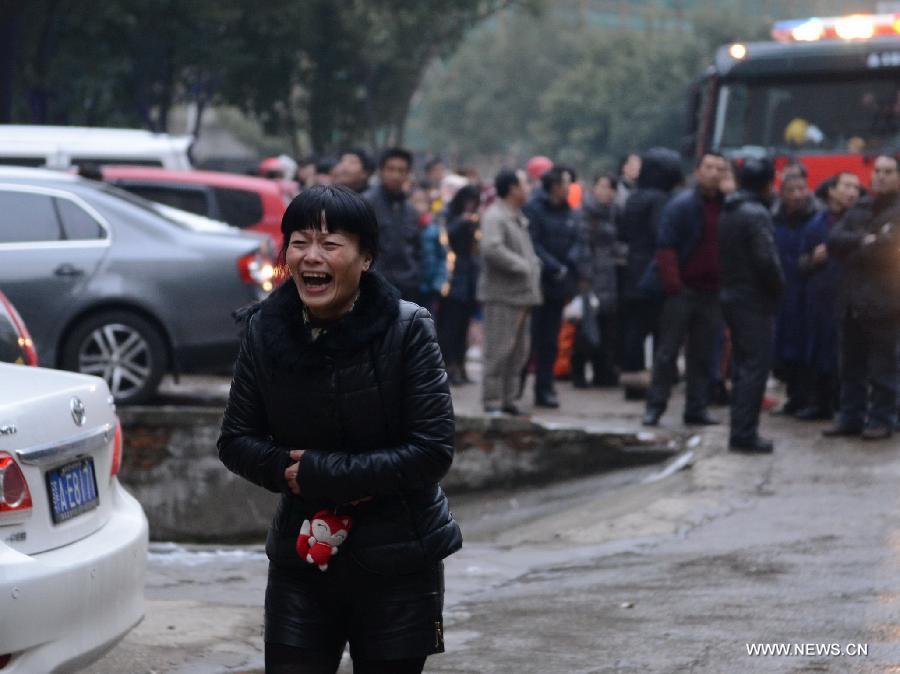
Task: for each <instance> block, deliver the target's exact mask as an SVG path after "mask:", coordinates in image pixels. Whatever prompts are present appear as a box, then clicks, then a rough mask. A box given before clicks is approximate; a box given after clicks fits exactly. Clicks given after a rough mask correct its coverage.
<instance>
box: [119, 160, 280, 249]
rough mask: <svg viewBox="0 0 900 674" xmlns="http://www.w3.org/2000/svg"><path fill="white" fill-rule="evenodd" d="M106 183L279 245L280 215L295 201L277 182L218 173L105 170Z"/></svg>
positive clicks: (135, 168) (133, 168)
mask: <svg viewBox="0 0 900 674" xmlns="http://www.w3.org/2000/svg"><path fill="white" fill-rule="evenodd" d="M102 172H103V179H104V180H105V181H106V182H108V183H112V184H113V185H116V186H117V187H121V188H122V189H126V190H128V191H129V192H133V193H134V194H137V195H139V196H142V197H144V198H145V199H149V200H150V201H157V202H159V203H163V204H166V205H168V206H172V207H174V208H180V209H181V210H184V211H190V212H191V213H197V214H198V215H205V216H206V217H208V218H212V219H214V220H221V221H223V222H227V223H228V224H229V225H231V226H233V227H239V228H240V229H249V230H253V231H256V232H262V233H264V234H268V235H269V236H270V237H272V241H273V242H274V244H275V246H276V250H279V249H280V246H281V216H282V215H284V211H285V209H286V208H287V205H288V204H289V203H290V199H291V196H292V195H290V194H288V193H287V192H285V191H284V189H283V187H282V185H280V184H279V182H276V181H274V180H267V179H265V178H257V177H254V176H244V175H238V174H236V173H221V172H218V171H172V170H168V169H162V168H151V167H146V166H104V167H103V168H102Z"/></svg>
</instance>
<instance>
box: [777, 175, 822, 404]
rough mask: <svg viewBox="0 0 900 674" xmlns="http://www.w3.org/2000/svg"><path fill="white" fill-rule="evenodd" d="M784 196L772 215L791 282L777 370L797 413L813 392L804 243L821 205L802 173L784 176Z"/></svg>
mask: <svg viewBox="0 0 900 674" xmlns="http://www.w3.org/2000/svg"><path fill="white" fill-rule="evenodd" d="M780 197H781V202H780V204H779V205H778V206H777V207H776V209H775V213H774V214H773V216H772V219H773V220H774V221H775V247H776V248H777V249H778V257H779V259H780V260H781V268H782V270H784V278H785V281H786V284H787V285H786V286H785V290H784V297H783V298H782V300H781V306H780V307H779V309H778V314H777V315H776V316H775V373H776V375H777V376H778V378H779V379H781V380H782V381H784V383H785V385H786V389H787V401H786V402H785V403H784V405H783V406H782V408H781V412H783V413H784V414H796V413H797V412H799V411H800V410H802V409H804V408H805V407H806V405H807V399H808V397H809V393H810V392H809V390H808V388H809V387H808V385H807V379H808V374H807V370H806V365H805V362H806V329H805V327H806V326H805V325H804V322H803V312H804V307H803V301H804V293H805V290H804V288H805V285H806V279H805V278H804V277H803V275H802V274H801V273H800V253H801V249H800V244H801V239H802V236H803V230H804V228H805V227H806V225H807V224H808V223H809V222H810V221H811V220H812V219H813V217H815V215H816V213H817V212H818V209H817V207H816V201H815V199H814V198H813V195H812V194H811V193H810V191H809V188H808V187H807V185H806V178H805V177H804V176H803V175H802V174H800V173H790V174H787V175H784V176H783V177H782V179H781V192H780Z"/></svg>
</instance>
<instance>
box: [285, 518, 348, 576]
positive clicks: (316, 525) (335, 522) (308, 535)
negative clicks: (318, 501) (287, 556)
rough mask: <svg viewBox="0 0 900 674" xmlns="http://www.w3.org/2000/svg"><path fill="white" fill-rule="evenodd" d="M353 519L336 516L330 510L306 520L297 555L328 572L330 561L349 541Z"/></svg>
mask: <svg viewBox="0 0 900 674" xmlns="http://www.w3.org/2000/svg"><path fill="white" fill-rule="evenodd" d="M351 525H352V519H351V518H350V517H349V516H347V515H340V516H338V515H336V514H335V513H333V512H331V511H330V510H320V511H319V512H317V513H316V514H315V515H313V517H312V520H304V521H303V525H302V526H301V527H300V535H299V536H297V554H298V555H300V558H301V559H305V560H306V561H307V562H309V563H310V564H315V565H316V566H318V567H319V569H321V570H322V571H327V570H328V561H329V560H330V559H331V558H332V557H333V556H334V555H336V554H337V552H338V548H339V547H340V545H341V543H343V542H344V541H346V540H347V535H348V534H349V533H350V527H351Z"/></svg>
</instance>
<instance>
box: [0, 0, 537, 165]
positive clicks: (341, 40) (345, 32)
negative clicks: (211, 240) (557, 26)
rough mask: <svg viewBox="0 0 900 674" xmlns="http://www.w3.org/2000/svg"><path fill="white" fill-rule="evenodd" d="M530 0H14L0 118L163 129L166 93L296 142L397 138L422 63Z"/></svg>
mask: <svg viewBox="0 0 900 674" xmlns="http://www.w3.org/2000/svg"><path fill="white" fill-rule="evenodd" d="M536 1H537V0H455V2H453V3H444V2H437V0H424V1H422V2H408V1H406V0H344V1H343V2H334V1H333V0H303V2H300V1H299V0H266V1H265V2H257V3H250V2H248V1H247V0H106V1H105V2H102V3H95V2H90V1H89V0H29V2H24V3H23V2H20V1H17V3H16V4H15V6H14V9H13V10H11V11H9V12H3V13H0V35H3V34H7V33H8V34H10V35H12V37H13V38H14V39H15V42H16V44H17V45H18V50H17V51H16V52H15V53H14V54H10V53H8V52H9V51H10V50H5V51H4V50H2V49H0V74H2V73H6V72H14V77H13V79H12V81H9V80H8V79H0V102H2V101H4V100H8V98H9V97H8V96H4V95H2V94H6V93H8V91H9V90H12V92H13V94H14V95H13V97H12V98H13V101H14V103H13V107H12V110H11V115H10V114H9V112H10V111H5V110H3V111H0V116H3V117H8V116H11V117H12V118H13V119H14V120H16V121H28V122H38V123H63V124H93V125H126V126H146V127H148V128H153V129H157V130H165V129H166V127H167V124H168V114H169V110H170V109H171V107H172V105H173V104H175V103H178V102H196V103H198V104H199V105H200V106H203V105H205V104H207V103H223V104H231V105H234V106H236V107H237V108H239V109H241V110H243V111H245V112H247V113H250V114H251V115H253V116H254V117H255V118H256V119H258V121H260V122H261V123H262V125H263V127H264V128H265V129H266V130H267V131H269V132H271V133H273V134H288V135H290V136H292V137H293V138H295V139H296V141H297V144H298V147H297V148H296V149H298V150H299V149H300V147H299V146H300V145H306V146H308V147H311V148H312V149H314V150H316V151H318V152H325V151H334V150H335V149H337V148H339V147H341V146H343V145H345V144H348V143H357V142H361V141H362V142H366V141H368V144H370V145H372V146H378V145H382V144H384V143H387V142H399V141H400V140H401V138H402V134H403V129H404V127H405V123H406V116H407V113H408V110H409V102H410V99H411V98H412V96H413V94H414V93H415V91H416V89H417V88H418V87H419V84H420V80H421V78H422V74H423V72H424V71H425V69H426V68H427V67H428V64H429V63H430V62H431V60H432V59H433V58H434V57H436V56H440V55H444V56H446V55H448V54H450V53H451V52H452V51H453V49H454V48H455V47H456V45H457V44H458V43H459V41H460V40H462V38H463V37H464V35H465V34H466V32H467V31H468V30H469V29H470V28H471V27H473V26H474V25H476V24H477V23H478V22H480V21H481V20H483V19H484V18H486V17H488V16H490V15H491V14H493V13H494V12H496V11H498V10H500V9H503V8H506V7H508V6H510V5H513V4H529V3H532V2H536ZM10 60H13V61H14V63H12V64H11V63H10ZM7 105H8V103H7Z"/></svg>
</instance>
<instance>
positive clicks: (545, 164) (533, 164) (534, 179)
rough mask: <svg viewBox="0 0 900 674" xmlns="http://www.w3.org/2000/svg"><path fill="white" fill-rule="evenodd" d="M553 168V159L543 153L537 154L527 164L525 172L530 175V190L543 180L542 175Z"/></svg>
mask: <svg viewBox="0 0 900 674" xmlns="http://www.w3.org/2000/svg"><path fill="white" fill-rule="evenodd" d="M552 168H553V160H552V159H550V157H545V156H544V155H542V154H539V155H535V156H534V157H532V158H531V159H529V160H528V162H527V163H526V164H525V173H526V174H527V175H528V187H529V192H533V191H534V188H535V187H537V186H538V184H539V183H540V181H541V176H542V175H544V174H545V173H546V172H547V171H549V170H550V169H552Z"/></svg>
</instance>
